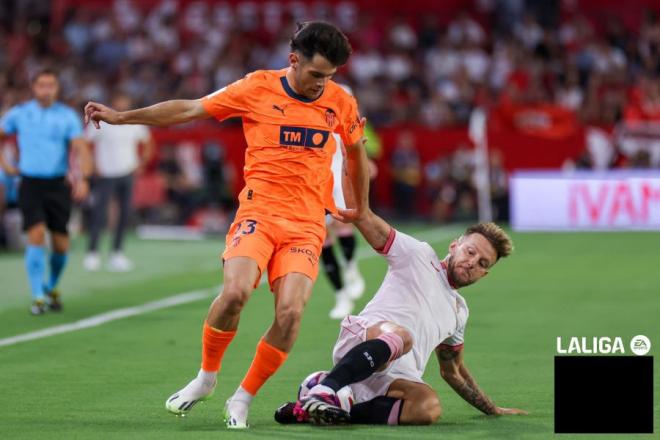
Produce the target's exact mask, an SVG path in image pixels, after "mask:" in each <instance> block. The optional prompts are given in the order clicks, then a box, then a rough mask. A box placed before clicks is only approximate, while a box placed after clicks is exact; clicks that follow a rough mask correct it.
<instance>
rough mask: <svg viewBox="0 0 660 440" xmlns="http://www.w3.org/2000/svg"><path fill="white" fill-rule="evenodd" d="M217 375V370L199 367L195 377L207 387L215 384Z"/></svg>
mask: <svg viewBox="0 0 660 440" xmlns="http://www.w3.org/2000/svg"><path fill="white" fill-rule="evenodd" d="M217 376H218V372H217V371H204V370H202V369H201V368H200V369H199V373H197V379H199V380H201V381H202V383H204V385H206V386H209V387H214V386H215V381H216V377H217Z"/></svg>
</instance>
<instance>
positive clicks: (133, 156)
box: [85, 122, 151, 177]
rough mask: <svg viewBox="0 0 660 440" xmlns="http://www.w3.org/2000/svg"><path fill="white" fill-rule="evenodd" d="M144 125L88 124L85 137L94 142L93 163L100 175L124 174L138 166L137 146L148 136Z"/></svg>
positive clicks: (113, 175)
mask: <svg viewBox="0 0 660 440" xmlns="http://www.w3.org/2000/svg"><path fill="white" fill-rule="evenodd" d="M150 136H151V135H150V134H149V129H148V128H147V127H145V126H144V125H110V124H106V123H105V122H101V129H100V130H97V129H96V128H94V127H93V126H92V124H89V126H88V127H87V130H86V131H85V138H86V139H87V140H89V141H91V142H94V163H95V166H96V172H97V173H98V175H99V176H101V177H120V176H126V175H128V174H130V173H132V172H133V171H135V169H136V168H137V167H138V163H139V162H138V146H139V144H140V143H141V142H146V141H148V140H149V138H150Z"/></svg>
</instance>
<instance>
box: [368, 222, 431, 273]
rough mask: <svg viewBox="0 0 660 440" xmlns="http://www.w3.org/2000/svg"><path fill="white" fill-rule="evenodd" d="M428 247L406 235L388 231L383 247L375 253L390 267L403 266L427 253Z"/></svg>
mask: <svg viewBox="0 0 660 440" xmlns="http://www.w3.org/2000/svg"><path fill="white" fill-rule="evenodd" d="M427 249H428V245H427V244H426V243H424V242H422V241H419V240H417V239H416V238H413V237H411V236H410V235H408V234H404V233H403V232H400V231H397V230H396V229H394V228H392V229H390V235H389V236H388V237H387V241H386V242H385V246H383V248H382V249H376V251H377V252H378V253H380V254H382V255H383V256H384V257H385V259H387V262H388V263H389V264H390V266H392V267H397V266H405V265H407V264H409V263H410V262H412V261H413V259H414V258H415V257H419V256H420V255H424V254H426V253H427Z"/></svg>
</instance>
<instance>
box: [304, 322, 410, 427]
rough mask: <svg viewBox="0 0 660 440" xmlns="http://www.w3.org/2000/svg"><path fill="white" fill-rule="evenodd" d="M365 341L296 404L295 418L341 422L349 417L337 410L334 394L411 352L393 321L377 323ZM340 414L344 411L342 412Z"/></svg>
mask: <svg viewBox="0 0 660 440" xmlns="http://www.w3.org/2000/svg"><path fill="white" fill-rule="evenodd" d="M366 338H367V340H366V341H364V342H362V343H360V344H357V345H356V346H355V347H353V348H352V349H351V350H349V351H348V353H346V355H345V356H344V357H342V358H341V359H340V360H339V361H338V362H337V364H336V365H335V366H334V368H333V369H332V371H330V373H328V375H327V377H326V378H325V379H323V381H322V382H321V383H320V384H319V385H316V386H315V387H314V388H312V389H311V390H310V392H309V395H308V397H306V398H304V399H301V400H300V401H299V402H298V407H297V408H296V410H295V412H296V415H297V416H300V417H307V418H309V419H311V420H313V421H315V422H316V423H322V424H332V423H344V422H346V421H347V419H348V414H347V413H346V412H345V411H343V410H341V408H338V406H339V405H338V404H337V403H338V400H337V395H336V393H337V391H338V390H340V389H341V388H343V387H345V386H346V385H350V384H353V383H356V382H360V381H362V380H364V379H366V378H368V377H369V376H371V375H372V374H374V373H375V372H376V371H379V370H381V369H383V368H385V367H386V366H387V364H388V363H389V362H391V361H393V360H395V359H398V358H399V357H401V356H402V355H403V354H404V353H407V352H408V351H410V349H411V347H412V337H411V336H410V333H409V332H408V331H407V330H406V329H405V328H403V327H401V326H399V325H397V324H395V323H393V322H380V323H378V324H376V325H373V326H372V327H370V328H369V329H367V336H366ZM342 411H343V412H342Z"/></svg>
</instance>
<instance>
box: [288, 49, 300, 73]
mask: <svg viewBox="0 0 660 440" xmlns="http://www.w3.org/2000/svg"><path fill="white" fill-rule="evenodd" d="M299 63H300V58H299V57H298V54H297V53H295V52H291V53H290V54H289V65H290V66H291V67H292V68H293V69H294V70H295V69H297V68H298V64H299Z"/></svg>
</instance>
